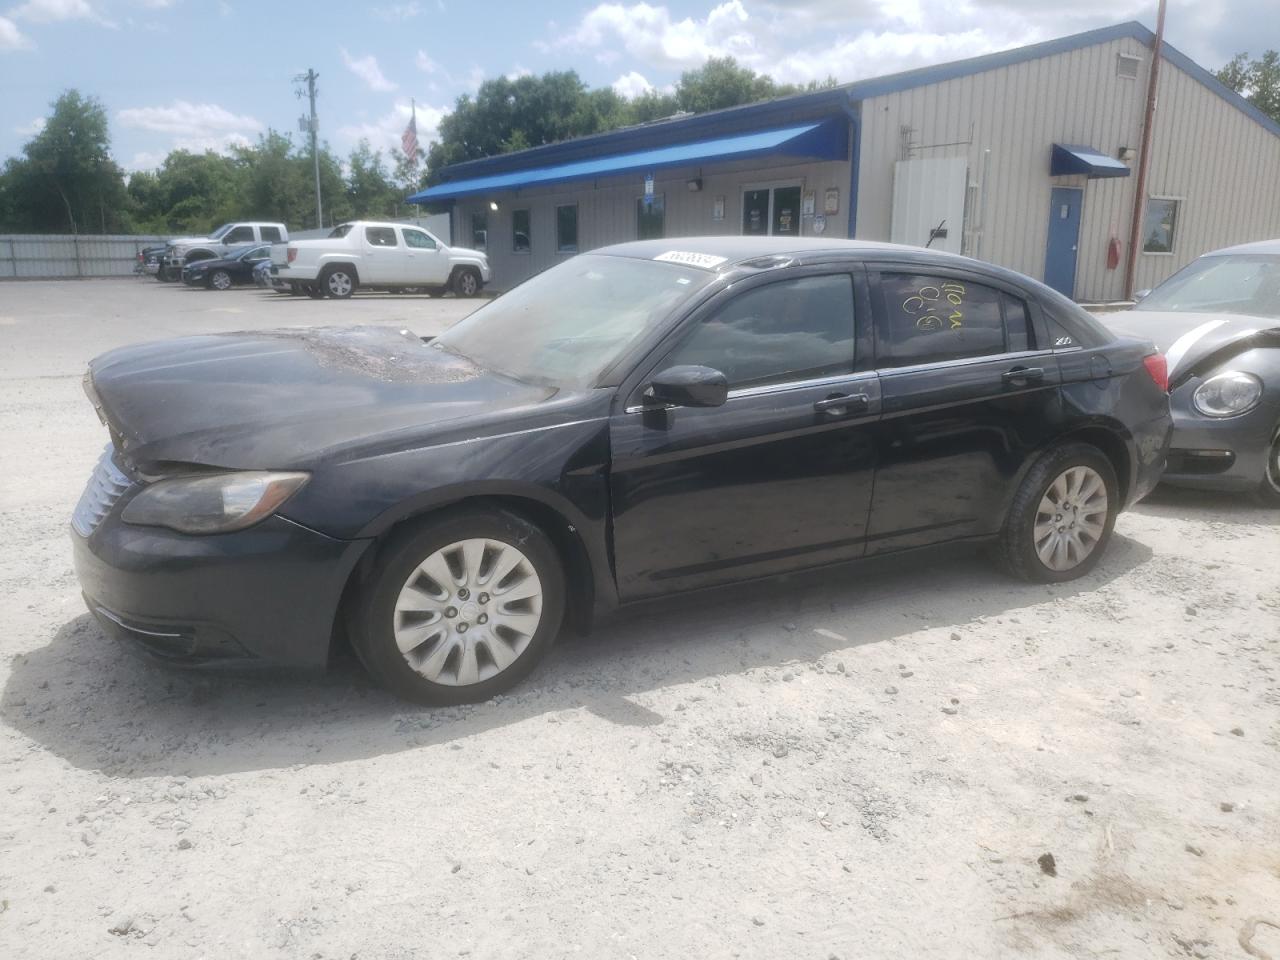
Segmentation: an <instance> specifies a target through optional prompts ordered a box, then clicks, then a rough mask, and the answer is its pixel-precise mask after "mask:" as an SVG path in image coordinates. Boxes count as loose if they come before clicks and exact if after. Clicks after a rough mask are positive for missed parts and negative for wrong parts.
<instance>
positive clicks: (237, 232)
mask: <svg viewBox="0 0 1280 960" xmlns="http://www.w3.org/2000/svg"><path fill="white" fill-rule="evenodd" d="M222 242H223V243H253V227H246V226H239V227H236V228H235V229H234V230H228V231H227V233H226V234H225V235H224V236H223V237H222Z"/></svg>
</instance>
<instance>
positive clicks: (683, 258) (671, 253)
mask: <svg viewBox="0 0 1280 960" xmlns="http://www.w3.org/2000/svg"><path fill="white" fill-rule="evenodd" d="M653 259H655V260H663V261H665V262H667V263H683V264H685V265H686V266H690V267H702V269H704V270H714V269H715V268H716V267H718V266H720V264H722V263H724V262H725V261H726V260H728V259H729V258H728V257H717V256H715V255H714V254H711V253H690V252H689V251H687V250H668V251H667V252H666V253H660V254H658V255H657V256H656V257H654V258H653Z"/></svg>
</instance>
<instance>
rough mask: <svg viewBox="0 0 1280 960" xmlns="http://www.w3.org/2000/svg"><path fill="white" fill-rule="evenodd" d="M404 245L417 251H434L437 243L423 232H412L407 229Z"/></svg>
mask: <svg viewBox="0 0 1280 960" xmlns="http://www.w3.org/2000/svg"><path fill="white" fill-rule="evenodd" d="M404 245H405V246H406V247H413V248H414V249H415V250H434V249H435V248H436V242H435V241H434V240H432V239H431V237H430V236H429V235H428V234H426V233H424V232H423V231H421V230H410V229H408V228H407V227H406V228H405V230H404Z"/></svg>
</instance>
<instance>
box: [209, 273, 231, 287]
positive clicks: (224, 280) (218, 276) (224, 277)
mask: <svg viewBox="0 0 1280 960" xmlns="http://www.w3.org/2000/svg"><path fill="white" fill-rule="evenodd" d="M212 279H213V285H214V287H215V288H217V289H218V290H227V289H230V287H231V275H230V274H228V273H226V272H225V271H222V270H219V271H218V272H217V273H215V274H214V275H213V278H212Z"/></svg>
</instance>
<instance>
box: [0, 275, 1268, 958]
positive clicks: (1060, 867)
mask: <svg viewBox="0 0 1280 960" xmlns="http://www.w3.org/2000/svg"><path fill="white" fill-rule="evenodd" d="M474 305H475V304H474V302H467V301H456V300H452V299H447V300H430V299H423V298H411V297H394V298H393V297H378V296H369V297H358V298H356V299H355V300H353V301H351V302H348V303H335V302H331V301H325V302H319V303H317V302H313V301H310V300H303V299H289V298H284V297H278V296H274V295H271V294H266V293H262V292H258V291H254V290H249V291H236V292H230V293H226V294H216V293H206V292H197V291H188V290H185V289H178V288H174V287H168V286H161V285H159V284H156V283H154V282H151V281H141V280H140V281H131V280H120V281H97V282H81V283H73V282H65V283H23V284H13V283H10V284H0V427H2V429H0V463H3V464H4V465H5V466H6V468H7V469H5V470H4V471H3V472H0V521H2V522H3V527H4V530H5V531H6V533H7V537H6V539H5V542H4V545H3V546H2V547H0V604H2V606H0V624H2V625H3V630H0V956H3V957H6V958H26V957H41V958H44V957H50V958H53V957H56V958H60V960H62V958H79V957H118V956H155V957H165V958H169V957H174V958H185V957H192V958H195V957H210V958H219V960H223V958H231V957H282V958H293V957H298V958H316V960H320V958H339V957H341V958H350V957H359V958H371V960H372V958H410V957H412V958H423V957H431V958H435V957H462V956H471V957H484V958H492V957H512V958H517V957H518V958H528V957H570V956H584V957H592V958H613V957H617V958H629V957H637V958H646V960H647V958H666V957H671V958H689V957H767V958H781V957H786V958H815V960H828V958H830V957H832V956H835V957H840V958H843V960H848V958H855V957H857V958H879V957H885V958H890V957H892V958H900V957H956V958H960V957H964V958H973V957H1003V956H1010V955H1023V956H1028V957H1037V958H1057V957H1073V958H1093V957H1099V956H1114V957H1122V958H1156V957H1216V958H1236V957H1247V956H1249V954H1248V953H1246V952H1245V948H1244V946H1243V945H1242V942H1241V939H1240V938H1241V936H1242V932H1243V933H1244V934H1245V935H1246V939H1245V941H1244V942H1245V943H1247V944H1248V945H1249V946H1250V948H1251V949H1253V950H1255V951H1257V952H1255V953H1254V954H1253V956H1262V955H1264V954H1269V955H1270V956H1271V957H1272V958H1273V960H1280V928H1277V927H1272V926H1268V925H1266V924H1265V923H1262V924H1253V923H1251V921H1252V920H1255V919H1256V918H1262V919H1264V920H1270V921H1274V922H1275V923H1280V674H1278V673H1277V668H1278V667H1280V663H1278V657H1277V654H1280V514H1278V513H1274V512H1271V513H1268V512H1266V511H1263V510H1260V509H1257V508H1254V507H1253V506H1251V505H1249V504H1247V503H1244V502H1241V501H1239V500H1236V499H1232V498H1226V497H1215V496H1208V495H1192V494H1187V493H1160V494H1158V495H1157V497H1156V498H1155V499H1153V500H1151V501H1149V502H1147V503H1145V504H1142V505H1140V506H1139V507H1138V508H1137V509H1136V510H1135V511H1134V512H1132V513H1130V514H1126V515H1125V516H1123V517H1122V518H1121V519H1120V522H1119V524H1118V526H1117V536H1116V538H1115V541H1114V542H1113V544H1112V548H1111V550H1110V553H1109V555H1108V556H1107V558H1106V559H1105V561H1104V562H1103V563H1102V564H1101V565H1100V567H1099V568H1098V569H1097V571H1096V572H1095V573H1093V574H1092V575H1091V576H1089V577H1088V578H1086V579H1084V580H1083V581H1080V582H1077V583H1074V584H1070V585H1066V586H1062V587H1044V586H1027V585H1023V584H1018V583H1014V582H1011V581H1009V580H1007V579H1005V578H1004V577H1003V576H1001V575H1000V574H998V573H995V572H993V571H992V570H991V569H990V568H989V567H988V566H987V565H985V563H983V562H982V561H981V559H980V558H979V557H977V556H976V555H974V554H972V553H959V554H956V555H941V554H938V555H935V556H930V557H928V558H924V559H921V558H912V559H911V560H909V561H906V562H902V561H900V562H897V563H891V564H881V565H878V566H874V567H860V568H853V569H845V570H840V571H834V572H829V573H825V574H822V575H819V576H802V577H794V578H792V579H790V580H787V581H782V582H778V583H772V584H768V585H764V586H759V585H757V586H752V587H750V588H742V589H737V590H733V591H728V592H724V593H719V594H715V595H712V596H710V597H700V598H698V599H696V600H692V601H684V602H680V603H671V604H668V605H665V606H662V607H658V608H654V609H650V610H648V611H645V612H642V613H638V614H635V615H633V616H631V617H630V618H628V619H626V620H624V621H621V622H617V623H614V624H611V625H608V626H605V627H603V628H601V629H599V630H598V631H597V632H596V634H595V635H594V636H593V637H591V638H589V639H586V640H573V641H569V642H566V643H563V644H562V645H560V646H559V647H558V648H557V649H556V650H555V651H554V652H553V654H552V656H551V657H550V659H549V661H548V662H547V663H546V664H545V665H544V666H543V667H542V668H541V669H540V670H538V671H537V672H536V673H535V674H534V676H533V677H532V678H531V679H530V680H529V681H528V682H526V683H525V684H524V685H523V686H522V687H521V688H519V689H518V690H517V691H515V692H514V693H513V694H512V695H510V696H508V697H504V698H500V699H498V700H495V701H492V702H489V703H485V704H482V705H479V706H475V707H470V708H461V709H449V710H434V711H433V710H426V709H419V708H416V707H411V706H408V705H406V704H403V703H399V702H397V701H395V700H393V699H391V698H390V697H388V696H386V695H385V694H383V693H381V692H380V691H378V690H377V689H375V688H373V687H372V686H371V685H370V683H369V682H368V680H367V679H366V678H365V677H364V676H363V674H362V673H361V672H360V671H359V669H358V668H356V667H354V666H351V665H343V666H340V667H339V668H338V669H336V670H335V671H333V672H331V673H330V674H327V675H324V676H299V675H296V674H288V673H278V672H277V673H254V674H249V675H244V674H241V675H233V676H226V675H213V676H210V675H192V674H184V673H174V672H169V671H166V670H163V669H160V668H157V667H153V666H151V665H148V664H146V663H143V662H141V661H139V660H137V659H135V658H133V657H131V656H127V655H125V654H124V653H122V652H121V650H120V649H118V648H117V647H116V646H115V645H114V644H112V643H111V642H109V641H108V640H106V639H105V638H104V637H103V636H102V634H101V633H100V632H99V630H98V629H97V627H96V626H95V625H94V623H93V622H92V621H91V620H90V618H89V617H88V616H87V615H86V614H85V612H84V609H83V606H82V603H81V600H80V596H79V593H78V590H77V587H76V582H75V578H74V576H73V574H72V571H71V564H70V550H69V546H68V539H67V531H66V524H67V518H68V516H69V514H70V512H71V508H72V506H73V505H74V503H75V500H76V498H77V496H78V495H79V492H80V488H81V486H82V485H83V483H84V480H85V478H86V477H87V475H88V473H89V470H90V468H91V466H92V464H93V461H94V459H95V458H96V456H97V454H98V452H99V450H100V449H101V447H102V444H103V442H104V434H103V430H102V428H101V427H100V425H99V424H98V422H97V420H96V418H95V417H94V415H93V413H92V411H91V409H90V407H89V405H88V403H87V402H86V401H85V399H84V397H83V396H82V394H81V391H80V383H79V380H80V376H81V374H82V372H83V368H84V364H85V362H86V361H87V360H88V359H89V358H90V357H92V356H93V355H95V354H97V353H100V352H102V351H103V350H105V349H108V348H110V347H112V346H116V345H119V344H124V343H130V342H135V341H139V340H145V339H152V338H157V337H167V336H173V335H178V334H182V333H190V332H204V331H211V330H229V329H236V328H244V327H262V326H280V325H286V324H305V323H323V324H329V323H347V322H371V323H389V324H397V325H403V326H407V327H410V328H411V329H413V330H415V331H417V332H419V333H430V332H434V331H437V330H439V329H442V328H443V327H445V326H447V325H448V324H449V323H450V322H452V321H453V320H455V319H456V318H457V317H459V316H461V315H463V314H464V313H465V312H466V311H467V310H469V309H471V308H472V307H473V306H474ZM1046 854H1050V855H1051V856H1052V859H1051V860H1050V858H1049V857H1046V856H1045V855H1046ZM1046 870H1051V871H1052V872H1053V874H1055V875H1050V874H1049V873H1047V872H1046ZM1251 931H1252V939H1249V937H1248V934H1250V932H1251ZM149 948H154V949H149Z"/></svg>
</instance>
